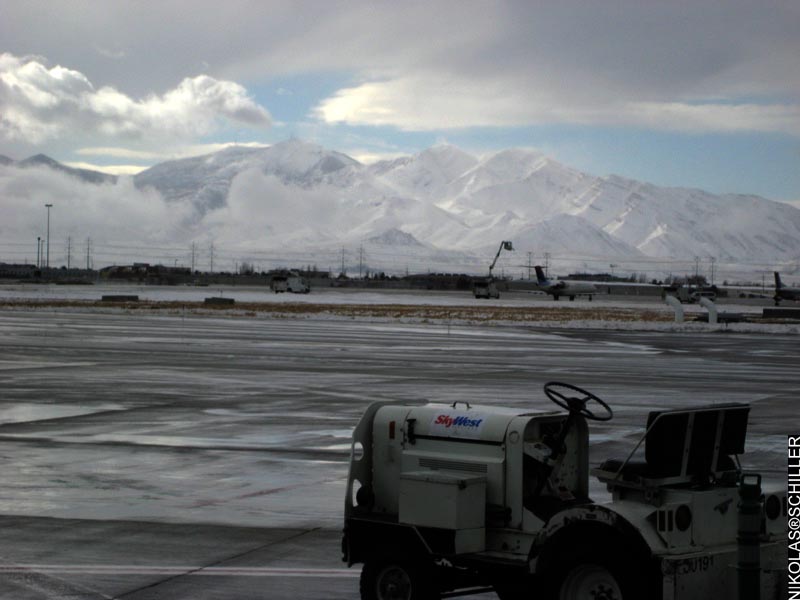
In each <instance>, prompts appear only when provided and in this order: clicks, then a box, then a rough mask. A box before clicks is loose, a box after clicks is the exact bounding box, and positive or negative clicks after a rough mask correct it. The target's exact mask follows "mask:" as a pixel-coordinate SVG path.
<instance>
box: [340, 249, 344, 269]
mask: <svg viewBox="0 0 800 600" xmlns="http://www.w3.org/2000/svg"><path fill="white" fill-rule="evenodd" d="M339 273H341V274H342V275H344V246H342V270H341V271H339Z"/></svg>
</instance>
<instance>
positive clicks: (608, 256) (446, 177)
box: [2, 139, 800, 272]
mask: <svg viewBox="0 0 800 600" xmlns="http://www.w3.org/2000/svg"><path fill="white" fill-rule="evenodd" d="M49 160H50V159H48V161H49ZM48 161H43V160H38V161H34V162H35V165H36V166H37V167H39V168H44V167H47V166H48ZM52 162H55V161H52ZM56 164H57V163H56ZM24 166H25V165H23V164H20V163H14V162H13V161H12V162H11V163H7V164H6V166H3V167H2V168H3V169H13V168H17V167H24ZM49 166H50V167H51V168H57V167H55V166H53V165H49ZM6 173H11V171H6ZM71 174H74V173H71ZM87 181H88V179H87ZM106 182H107V181H106ZM131 183H132V184H133V185H135V188H134V187H132V186H131ZM116 186H117V187H118V188H120V194H122V193H123V192H125V194H129V193H130V190H134V191H136V190H138V191H139V193H140V194H141V198H142V201H143V202H148V203H152V202H155V198H163V200H164V201H165V202H166V208H165V209H164V214H163V215H161V216H160V221H159V230H160V229H162V227H161V225H162V221H163V220H164V218H165V216H164V215H166V214H168V213H170V212H171V211H172V212H173V213H174V214H175V215H177V216H175V222H174V223H172V224H171V225H170V224H165V226H164V227H163V229H164V230H169V231H170V232H171V233H170V235H171V238H170V239H169V242H170V243H191V242H193V241H195V240H198V239H203V240H214V242H215V244H217V245H218V246H219V247H221V248H226V249H230V252H231V254H233V253H234V252H235V253H238V254H236V255H237V256H239V258H240V259H242V260H244V259H248V258H247V257H248V256H252V254H250V255H248V254H247V253H248V252H251V253H253V252H278V251H281V252H284V251H288V249H292V251H293V252H304V253H305V254H304V256H307V257H308V258H307V259H306V258H304V259H303V260H304V261H306V262H319V263H322V264H327V263H326V261H325V260H324V258H325V257H331V256H339V257H340V255H341V251H342V248H343V247H347V248H349V250H348V253H349V255H350V260H351V261H352V260H353V259H352V257H353V255H354V254H355V252H356V250H355V249H356V248H360V249H359V250H358V252H359V253H360V256H359V260H361V259H363V254H364V252H366V256H367V260H368V261H369V263H370V266H371V267H372V268H374V269H381V270H390V269H391V268H392V267H396V268H397V269H398V270H401V269H402V270H405V268H407V267H408V264H409V263H410V262H413V263H414V264H417V265H420V264H426V265H429V267H430V268H432V269H436V270H469V271H474V272H478V271H482V270H485V268H486V267H487V266H488V263H489V261H490V260H491V257H492V256H493V255H494V252H495V251H496V249H497V246H498V244H499V242H500V241H501V240H512V241H513V242H514V246H515V248H516V249H517V251H518V252H517V253H516V254H515V255H506V254H504V255H503V257H502V259H501V261H503V260H505V261H507V262H506V264H507V265H508V266H512V265H515V266H519V265H521V264H522V263H524V262H526V261H527V256H525V254H527V253H528V252H530V253H532V254H533V260H534V262H539V261H541V260H543V258H544V255H545V254H549V255H550V257H551V260H552V262H554V263H557V264H558V266H559V270H562V271H566V270H568V269H574V268H589V269H592V270H602V269H607V268H608V267H609V266H610V264H612V263H616V264H618V265H624V264H626V261H627V264H629V265H630V266H629V270H643V271H645V270H647V265H648V264H663V265H667V266H665V267H663V268H664V269H665V270H668V269H669V263H670V261H672V262H675V261H689V262H692V263H693V262H694V260H695V257H701V258H702V259H704V260H706V261H707V260H709V258H710V257H712V256H713V257H716V259H717V260H718V261H719V262H720V263H722V262H727V263H731V264H754V263H759V264H761V265H769V266H770V267H772V266H774V267H777V268H780V267H781V265H787V264H792V263H796V262H797V261H798V260H800V210H799V209H798V208H795V207H793V206H791V205H788V204H783V203H779V202H773V201H770V200H766V199H764V198H761V197H757V196H745V195H732V194H729V195H714V194H710V193H707V192H703V191H700V190H693V189H683V188H664V187H658V186H655V185H651V184H648V183H642V182H638V181H633V180H630V179H625V178H622V177H618V176H608V177H597V176H593V175H589V174H586V173H582V172H580V171H577V170H575V169H572V168H570V167H568V166H565V165H562V164H560V163H558V162H557V161H555V160H553V159H552V158H549V157H547V156H545V155H544V154H542V153H540V152H536V151H533V150H525V149H510V150H503V151H500V152H497V153H494V154H491V155H488V156H481V157H478V156H472V155H470V154H468V153H466V152H464V151H462V150H460V149H459V148H456V147H454V146H449V145H439V146H435V147H433V148H429V149H427V150H424V151H423V152H420V153H419V154H416V155H414V156H409V157H403V158H399V159H394V160H390V161H381V162H377V163H374V164H371V165H364V164H361V163H359V162H358V161H356V160H354V159H353V158H351V157H349V156H347V155H345V154H342V153H340V152H335V151H332V150H327V149H325V148H323V147H321V146H318V145H315V144H311V143H308V142H304V141H301V140H296V139H291V140H287V141H285V142H281V143H279V144H275V145H273V146H269V147H262V148H252V147H231V148H228V149H225V150H222V151H220V152H216V153H213V154H208V155H205V156H198V157H194V158H187V159H182V160H174V161H169V162H165V163H161V164H158V165H156V166H154V167H152V168H150V169H147V170H146V171H143V172H141V173H139V174H138V175H136V176H134V177H133V178H132V179H131V178H121V179H120V181H119V182H118V183H117V184H116ZM126 186H127V187H126ZM126 190H127V191H126ZM103 193H104V194H105V193H106V192H103ZM78 195H79V194H78V193H76V196H78ZM170 207H174V208H172V209H171V208H170ZM141 212H142V213H143V212H144V211H141ZM138 217H141V214H139V213H137V218H138ZM166 225H170V226H169V227H166ZM76 235H80V234H78V233H76ZM151 238H152V236H151ZM523 253H525V254H523ZM320 257H322V258H320ZM248 260H252V258H250V259H248ZM287 260H288V259H287ZM328 262H331V263H333V264H338V262H339V260H338V259H337V260H335V261H334V260H332V259H331V260H329V261H328ZM637 265H638V266H637ZM642 265H644V266H642ZM412 268H413V267H412ZM621 270H624V267H622V268H621Z"/></svg>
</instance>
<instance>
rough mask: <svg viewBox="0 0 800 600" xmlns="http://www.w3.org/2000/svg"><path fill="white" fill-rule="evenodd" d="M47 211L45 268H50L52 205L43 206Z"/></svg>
mask: <svg viewBox="0 0 800 600" xmlns="http://www.w3.org/2000/svg"><path fill="white" fill-rule="evenodd" d="M44 206H45V208H46V209H47V268H48V269H49V268H50V209H51V208H53V205H52V204H45V205H44Z"/></svg>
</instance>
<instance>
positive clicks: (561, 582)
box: [545, 553, 648, 600]
mask: <svg viewBox="0 0 800 600" xmlns="http://www.w3.org/2000/svg"><path fill="white" fill-rule="evenodd" d="M636 562H637V561H636V560H635V559H633V558H632V557H630V556H627V553H625V554H623V555H618V556H609V555H608V554H603V555H599V554H597V555H591V554H584V555H583V556H576V557H575V558H573V559H571V560H567V561H564V563H562V565H559V568H558V569H556V572H555V573H552V574H550V575H549V576H548V577H547V585H546V589H547V595H546V596H545V597H546V598H547V600H590V599H595V598H597V599H600V598H602V599H603V600H641V599H642V598H647V597H648V596H647V595H646V594H645V590H644V586H643V582H642V569H639V568H637V565H636Z"/></svg>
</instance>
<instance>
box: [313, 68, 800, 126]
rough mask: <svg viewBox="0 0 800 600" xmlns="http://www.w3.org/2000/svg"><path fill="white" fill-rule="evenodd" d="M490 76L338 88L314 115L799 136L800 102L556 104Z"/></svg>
mask: <svg viewBox="0 0 800 600" xmlns="http://www.w3.org/2000/svg"><path fill="white" fill-rule="evenodd" d="M524 84H525V82H520V83H519V84H518V85H516V86H515V85H514V84H513V83H512V82H510V81H503V80H501V79H494V80H489V81H473V80H470V79H458V78H455V77H450V78H447V79H438V78H436V77H434V76H430V77H407V78H400V79H392V80H388V81H379V82H368V83H363V84H361V85H358V86H356V87H352V88H345V89H341V90H339V91H338V92H336V94H334V95H333V96H331V97H330V98H327V99H326V100H324V101H322V102H321V103H320V104H319V105H318V106H317V107H316V109H315V110H314V115H315V116H316V117H317V118H319V119H321V120H323V121H325V122H327V123H347V124H349V125H377V126H393V127H397V128H399V129H402V130H407V131H437V130H442V129H460V128H467V127H476V126H487V127H515V126H525V125H542V124H552V123H571V124H591V125H630V126H637V127H647V128H653V129H665V130H673V131H686V132H737V131H761V132H765V131H766V132H785V133H790V134H793V135H800V104H754V103H740V104H736V103H705V104H701V103H692V104H690V103H687V102H677V101H676V102H636V101H633V102H628V101H623V100H619V99H609V98H598V97H593V98H591V100H592V102H589V103H585V102H583V101H582V100H572V101H571V102H562V101H560V100H559V98H558V97H557V96H556V95H553V94H552V93H551V92H546V91H544V89H539V90H532V89H526V88H525V87H523V86H524Z"/></svg>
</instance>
